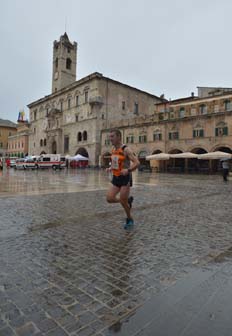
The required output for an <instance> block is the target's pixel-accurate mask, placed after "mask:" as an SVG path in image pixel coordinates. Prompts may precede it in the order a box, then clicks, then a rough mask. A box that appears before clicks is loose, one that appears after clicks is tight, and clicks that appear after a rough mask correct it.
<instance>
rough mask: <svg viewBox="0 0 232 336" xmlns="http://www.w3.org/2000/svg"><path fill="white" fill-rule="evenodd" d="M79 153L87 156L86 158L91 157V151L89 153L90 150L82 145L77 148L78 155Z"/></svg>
mask: <svg viewBox="0 0 232 336" xmlns="http://www.w3.org/2000/svg"><path fill="white" fill-rule="evenodd" d="M77 154H80V155H82V156H84V157H86V158H88V157H89V153H88V151H87V150H86V149H85V148H84V147H80V148H78V149H77V150H76V153H75V155H77Z"/></svg>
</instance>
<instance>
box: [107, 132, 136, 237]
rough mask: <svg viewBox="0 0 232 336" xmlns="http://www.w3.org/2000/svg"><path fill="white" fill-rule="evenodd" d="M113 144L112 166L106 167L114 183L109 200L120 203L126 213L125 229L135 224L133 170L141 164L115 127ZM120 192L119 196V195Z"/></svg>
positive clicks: (112, 133) (108, 196)
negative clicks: (132, 189) (131, 188)
mask: <svg viewBox="0 0 232 336" xmlns="http://www.w3.org/2000/svg"><path fill="white" fill-rule="evenodd" d="M109 138H110V141H111V143H112V145H113V148H112V153H111V166H110V167H109V168H107V169H106V171H107V172H108V173H112V180H111V183H112V185H111V186H110V188H109V190H108V192H107V196H106V199H107V202H109V203H120V204H121V205H122V207H123V209H124V210H125V213H126V223H125V225H124V229H126V230H127V229H130V228H132V227H133V225H134V220H133V218H132V216H131V207H132V202H133V197H132V196H130V187H131V185H132V174H131V173H132V172H133V171H134V170H136V168H137V167H138V165H139V160H138V159H137V157H136V156H135V155H134V153H133V152H132V150H131V149H130V148H129V147H128V146H127V145H124V144H123V143H122V136H121V132H120V130H118V129H114V130H112V131H111V132H110V135H109ZM118 194H119V197H118Z"/></svg>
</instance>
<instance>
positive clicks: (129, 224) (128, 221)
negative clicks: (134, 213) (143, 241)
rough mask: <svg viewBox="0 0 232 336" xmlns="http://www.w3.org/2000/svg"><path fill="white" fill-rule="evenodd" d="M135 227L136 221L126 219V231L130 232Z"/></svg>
mask: <svg viewBox="0 0 232 336" xmlns="http://www.w3.org/2000/svg"><path fill="white" fill-rule="evenodd" d="M133 226H134V221H133V219H132V218H127V219H126V224H125V225H124V229H125V230H130V229H132V228H133Z"/></svg>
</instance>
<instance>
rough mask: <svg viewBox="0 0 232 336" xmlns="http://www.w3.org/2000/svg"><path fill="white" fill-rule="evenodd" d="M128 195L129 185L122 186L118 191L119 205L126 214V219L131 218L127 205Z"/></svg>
mask: <svg viewBox="0 0 232 336" xmlns="http://www.w3.org/2000/svg"><path fill="white" fill-rule="evenodd" d="M129 194H130V186H129V185H127V186H122V187H121V189H120V203H121V205H122V206H123V208H124V210H125V212H126V215H127V218H132V217H131V209H130V206H129V204H128V197H129Z"/></svg>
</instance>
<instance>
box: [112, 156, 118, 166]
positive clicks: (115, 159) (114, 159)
mask: <svg viewBox="0 0 232 336" xmlns="http://www.w3.org/2000/svg"><path fill="white" fill-rule="evenodd" d="M111 168H112V169H119V163H118V156H116V155H115V156H114V155H112V157H111Z"/></svg>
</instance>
